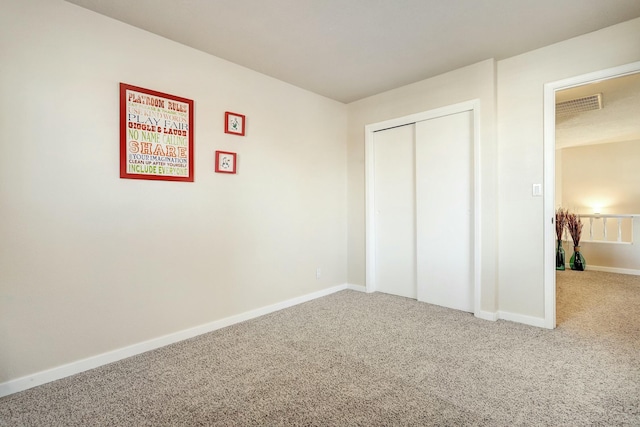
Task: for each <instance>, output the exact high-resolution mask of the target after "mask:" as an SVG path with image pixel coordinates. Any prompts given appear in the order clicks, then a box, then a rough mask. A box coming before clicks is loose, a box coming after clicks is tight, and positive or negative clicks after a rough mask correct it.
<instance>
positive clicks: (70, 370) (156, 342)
mask: <svg viewBox="0 0 640 427" xmlns="http://www.w3.org/2000/svg"><path fill="white" fill-rule="evenodd" d="M356 288H357V289H356ZM360 288H363V289H364V287H363V286H356V285H347V284H344V285H338V286H334V287H331V288H327V289H323V290H320V291H317V292H313V293H310V294H307V295H302V296H300V297H297V298H292V299H289V300H286V301H282V302H279V303H276V304H272V305H268V306H266V307H261V308H258V309H255V310H250V311H247V312H244V313H240V314H237V315H235V316H230V317H226V318H224V319H220V320H216V321H213V322H210V323H206V324H204V325H200V326H196V327H193V328H189V329H185V330H183V331H179V332H175V333H172V334H168V335H164V336H161V337H158V338H153V339H150V340H148V341H143V342H140V343H137V344H133V345H130V346H127V347H123V348H119V349H117V350H113V351H109V352H107V353H102V354H99V355H97V356H92V357H88V358H86V359H82V360H77V361H75V362H71V363H68V364H66V365H62V366H57V367H55V368H52V369H47V370H45V371H40V372H36V373H35V374H31V375H27V376H24V377H21V378H17V379H15V380H10V381H7V382H4V383H0V397H3V396H7V395H9V394H13V393H17V392H19V391H24V390H27V389H29V388H32V387H36V386H39V385H42V384H46V383H48V382H51V381H55V380H59V379H61V378H65V377H68V376H71V375H75V374H79V373H80V372H84V371H88V370H90V369H94V368H97V367H99V366H103V365H106V364H109V363H113V362H117V361H118V360H122V359H126V358H127V357H131V356H135V355H137V354H141V353H144V352H147V351H150V350H155V349H156V348H160V347H164V346H166V345H169V344H173V343H176V342H179V341H183V340H186V339H189V338H193V337H195V336H198V335H202V334H205V333H207V332H212V331H215V330H218V329H221V328H225V327H227V326H231V325H234V324H236V323H240V322H244V321H246V320H250V319H254V318H256V317H260V316H264V315H265V314H269V313H273V312H276V311H279V310H282V309H285V308H289V307H292V306H294V305H298V304H302V303H304V302H308V301H312V300H314V299H317V298H321V297H324V296H327V295H330V294H333V293H335V292H339V291H343V290H345V289H355V290H360Z"/></svg>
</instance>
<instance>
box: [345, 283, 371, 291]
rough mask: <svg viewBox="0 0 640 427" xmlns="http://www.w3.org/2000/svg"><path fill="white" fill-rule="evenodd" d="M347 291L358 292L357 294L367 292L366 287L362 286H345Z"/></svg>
mask: <svg viewBox="0 0 640 427" xmlns="http://www.w3.org/2000/svg"><path fill="white" fill-rule="evenodd" d="M347 289H351V290H352V291H358V292H367V287H366V286H362V285H349V284H347Z"/></svg>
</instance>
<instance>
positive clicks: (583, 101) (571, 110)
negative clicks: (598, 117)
mask: <svg viewBox="0 0 640 427" xmlns="http://www.w3.org/2000/svg"><path fill="white" fill-rule="evenodd" d="M593 110H602V94H601V93H596V94H595V95H589V96H583V97H582V98H577V99H570V100H568V101H563V102H558V103H557V104H556V116H558V117H564V116H570V115H573V114H578V113H584V112H585V111H593Z"/></svg>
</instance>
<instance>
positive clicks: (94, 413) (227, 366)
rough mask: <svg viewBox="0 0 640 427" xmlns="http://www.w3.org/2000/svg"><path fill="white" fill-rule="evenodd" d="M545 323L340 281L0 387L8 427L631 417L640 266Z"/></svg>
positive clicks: (597, 278)
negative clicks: (280, 306) (233, 318)
mask: <svg viewBox="0 0 640 427" xmlns="http://www.w3.org/2000/svg"><path fill="white" fill-rule="evenodd" d="M558 305H559V306H558V319H559V327H558V328H557V329H555V330H553V331H550V330H545V329H539V328H534V327H529V326H525V325H520V324H516V323H512V322H506V321H498V322H489V321H484V320H479V319H476V318H474V317H473V316H472V315H470V314H467V313H462V312H459V311H454V310H448V309H444V308H441V307H436V306H431V305H428V304H424V303H418V302H416V301H412V300H409V299H405V298H400V297H394V296H390V295H385V294H372V295H367V294H363V293H359V292H354V291H343V292H339V293H337V294H333V295H330V296H328V297H325V298H321V299H318V300H315V301H312V302H309V303H306V304H302V305H299V306H296V307H293V308H290V309H287V310H283V311H280V312H277V313H274V314H271V315H268V316H264V317H262V318H259V319H255V320H252V321H248V322H245V323H242V324H239V325H235V326H232V327H229V328H226V329H223V330H220V331H217V332H213V333H210V334H206V335H203V336H200V337H197V338H194V339H192V340H189V341H185V342H181V343H178V344H175V345H172V346H168V347H165V348H162V349H158V350H156V351H152V352H149V353H146V354H143V355H139V356H136V357H132V358H129V359H127V360H124V361H120V362H117V363H113V364H111V365H108V366H104V367H101V368H98V369H95V370H92V371H89V372H85V373H82V374H78V375H75V376H73V377H70V378H66V379H63V380H59V381H56V382H54V383H50V384H46V385H43V386H40V387H37V388H34V389H31V390H27V391H24V392H21V393H17V394H14V395H11V396H7V397H5V398H2V399H0V425H3V426H5V425H7V426H8V425H10V426H32V425H34V426H58V425H59V426H102V425H109V426H178V425H180V426H181V425H194V426H207V425H212V426H214V425H215V426H251V425H263V426H278V425H287V426H288V425H298V426H395V425H402V426H458V425H460V426H462V425H469V426H560V425H562V426H587V425H589V426H590V425H598V426H618V425H620V426H623V425H624V426H639V425H640V405H639V400H640V327H639V325H640V277H634V276H620V275H615V274H607V273H598V272H591V271H586V272H572V271H566V272H562V273H559V274H558Z"/></svg>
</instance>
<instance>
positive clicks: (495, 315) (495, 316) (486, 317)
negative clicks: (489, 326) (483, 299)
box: [475, 310, 498, 322]
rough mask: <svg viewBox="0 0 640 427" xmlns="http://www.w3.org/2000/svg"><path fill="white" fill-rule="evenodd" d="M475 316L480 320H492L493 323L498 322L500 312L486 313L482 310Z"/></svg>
mask: <svg viewBox="0 0 640 427" xmlns="http://www.w3.org/2000/svg"><path fill="white" fill-rule="evenodd" d="M475 316H476V317H477V318H478V319H483V320H491V321H494V322H495V321H496V320H498V312H495V311H494V312H491V311H484V310H480V312H479V313H475Z"/></svg>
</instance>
